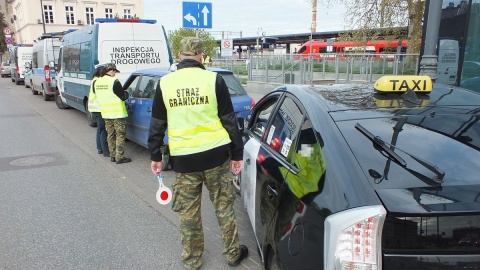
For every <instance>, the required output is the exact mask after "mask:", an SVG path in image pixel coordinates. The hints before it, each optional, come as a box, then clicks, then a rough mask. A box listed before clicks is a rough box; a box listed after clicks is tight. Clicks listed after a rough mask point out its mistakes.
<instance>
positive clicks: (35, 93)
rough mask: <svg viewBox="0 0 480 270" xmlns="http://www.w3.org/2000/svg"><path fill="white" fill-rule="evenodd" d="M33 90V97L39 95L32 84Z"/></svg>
mask: <svg viewBox="0 0 480 270" xmlns="http://www.w3.org/2000/svg"><path fill="white" fill-rule="evenodd" d="M31 88H32V94H33V95H38V91H37V90H35V88H33V84H32V87H31Z"/></svg>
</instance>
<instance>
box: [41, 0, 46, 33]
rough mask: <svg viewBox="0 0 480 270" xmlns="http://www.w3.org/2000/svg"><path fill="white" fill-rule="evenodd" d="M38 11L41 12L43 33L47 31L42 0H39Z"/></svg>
mask: <svg viewBox="0 0 480 270" xmlns="http://www.w3.org/2000/svg"><path fill="white" fill-rule="evenodd" d="M40 12H42V24H43V33H44V34H45V33H47V31H45V12H44V10H43V0H40Z"/></svg>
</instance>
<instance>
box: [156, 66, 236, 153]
mask: <svg viewBox="0 0 480 270" xmlns="http://www.w3.org/2000/svg"><path fill="white" fill-rule="evenodd" d="M216 77H217V74H216V73H215V72H211V71H206V70H203V69H201V68H184V69H180V70H177V71H175V72H173V73H170V74H169V75H167V76H165V77H163V78H162V80H161V81H160V87H161V89H162V96H163V102H164V103H165V107H166V108H167V116H168V117H167V119H168V120H167V121H168V122H167V124H168V146H169V149H170V154H171V155H172V156H182V155H189V154H194V153H200V152H204V151H207V150H210V149H213V148H215V147H219V146H222V145H226V144H229V143H230V137H229V135H228V132H227V131H226V130H225V128H224V127H223V126H222V123H221V122H220V118H219V117H218V104H217V96H216V94H215V81H216Z"/></svg>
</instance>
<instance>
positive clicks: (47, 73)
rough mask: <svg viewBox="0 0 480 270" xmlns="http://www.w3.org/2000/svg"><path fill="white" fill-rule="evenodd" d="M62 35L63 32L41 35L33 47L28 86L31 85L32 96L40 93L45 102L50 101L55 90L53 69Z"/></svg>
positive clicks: (56, 61) (55, 64)
mask: <svg viewBox="0 0 480 270" xmlns="http://www.w3.org/2000/svg"><path fill="white" fill-rule="evenodd" d="M63 35H64V32H59V33H48V34H43V35H42V36H41V37H40V38H39V39H38V40H37V42H35V44H34V45H33V54H32V62H31V64H30V68H31V69H32V76H30V82H28V85H31V88H32V93H33V94H34V95H37V94H38V93H39V92H40V93H42V94H43V99H44V100H45V101H48V100H50V97H53V96H54V95H55V91H56V88H57V84H56V81H55V77H56V75H57V72H56V70H55V67H56V66H57V64H58V56H59V52H60V47H61V45H62V41H61V38H62V37H63ZM27 67H28V66H27Z"/></svg>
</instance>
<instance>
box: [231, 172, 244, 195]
mask: <svg viewBox="0 0 480 270" xmlns="http://www.w3.org/2000/svg"><path fill="white" fill-rule="evenodd" d="M241 183H242V172H239V173H238V174H237V175H234V176H233V186H234V187H235V192H237V194H238V195H241V192H242V188H241Z"/></svg>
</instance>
